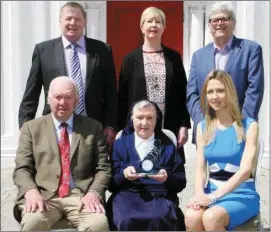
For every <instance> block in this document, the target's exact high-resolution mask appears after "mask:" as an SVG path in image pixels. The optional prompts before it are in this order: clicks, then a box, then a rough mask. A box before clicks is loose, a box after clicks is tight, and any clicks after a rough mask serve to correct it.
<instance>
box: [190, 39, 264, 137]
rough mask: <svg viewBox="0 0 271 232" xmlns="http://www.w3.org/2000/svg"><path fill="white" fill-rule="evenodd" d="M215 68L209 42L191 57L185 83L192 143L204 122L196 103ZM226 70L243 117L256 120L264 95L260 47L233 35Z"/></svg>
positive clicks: (211, 47) (198, 104)
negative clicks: (199, 124) (197, 128)
mask: <svg viewBox="0 0 271 232" xmlns="http://www.w3.org/2000/svg"><path fill="white" fill-rule="evenodd" d="M214 69H215V56H214V44H213V43H210V44H208V45H206V46H205V47H203V48H201V49H199V50H198V51H196V52H195V53H194V54H193V57H192V62H191V68H190V75H189V80H188V84H187V108H188V111H189V113H190V115H191V117H192V120H193V122H194V127H193V142H195V136H196V127H197V124H198V123H199V122H200V121H202V120H203V119H204V115H203V114H202V111H201V108H200V102H199V98H200V93H201V90H202V87H203V85H204V82H205V79H206V77H207V75H208V74H209V73H210V72H211V71H212V70H214ZM225 71H226V72H227V73H229V74H230V76H231V77H232V80H233V82H234V84H235V87H236V90H237V95H238V101H239V105H240V108H241V110H242V113H243V115H244V116H246V117H250V118H254V119H255V120H257V119H258V114H259V110H260V107H261V104H262V99H263V93H264V70H263V56H262V48H261V46H260V45H259V44H257V43H255V42H253V41H250V40H246V39H239V38H236V37H235V36H234V37H233V40H232V46H231V49H230V52H229V54H228V59H227V63H226V66H225Z"/></svg>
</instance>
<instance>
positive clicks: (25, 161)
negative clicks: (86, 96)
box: [13, 77, 111, 231]
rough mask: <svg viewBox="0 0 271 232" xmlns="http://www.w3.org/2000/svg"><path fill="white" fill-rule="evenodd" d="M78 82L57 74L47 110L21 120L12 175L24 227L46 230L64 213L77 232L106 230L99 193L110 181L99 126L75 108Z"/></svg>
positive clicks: (20, 218) (101, 194) (17, 206)
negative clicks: (44, 112)
mask: <svg viewBox="0 0 271 232" xmlns="http://www.w3.org/2000/svg"><path fill="white" fill-rule="evenodd" d="M77 103H78V92H77V91H76V84H75V83H74V81H73V80H70V79H69V77H57V78H55V79H54V80H53V81H52V82H51V83H50V87H49V92H48V104H49V105H50V109H51V114H48V115H45V116H42V117H41V118H38V119H34V120H31V121H28V122H26V123H24V124H23V127H22V128H21V134H20V139H19V147H18V150H17V155H16V159H15V163H16V167H15V170H14V173H13V180H14V183H15V185H16V186H17V187H18V195H17V199H16V202H15V207H14V217H15V218H16V219H17V220H18V221H19V222H21V226H22V230H23V231H50V230H51V227H52V226H53V225H54V224H55V223H56V222H57V221H59V220H61V219H62V218H63V217H64V216H65V217H67V219H68V220H69V221H70V222H71V223H72V224H73V225H74V226H75V227H77V229H78V230H79V231H90V230H91V231H107V230H108V222H107V217H106V216H105V210H104V206H103V204H102V197H101V196H103V195H104V193H105V191H106V189H107V187H108V185H109V182H110V178H111V167H110V164H109V161H108V159H107V148H106V140H105V136H104V133H103V129H102V125H101V124H100V123H99V122H98V121H96V120H94V119H92V118H89V117H86V116H82V115H77V114H75V113H74V109H75V106H76V105H77Z"/></svg>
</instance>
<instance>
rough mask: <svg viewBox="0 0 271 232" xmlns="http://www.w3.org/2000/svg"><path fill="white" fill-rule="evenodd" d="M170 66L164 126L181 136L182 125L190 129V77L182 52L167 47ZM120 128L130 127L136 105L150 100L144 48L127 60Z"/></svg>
mask: <svg viewBox="0 0 271 232" xmlns="http://www.w3.org/2000/svg"><path fill="white" fill-rule="evenodd" d="M163 51H164V56H165V65H166V113H165V119H164V127H165V128H166V129H169V130H171V131H173V132H174V133H175V135H177V133H178V130H179V128H180V127H181V126H184V127H188V128H190V116H189V113H188V111H187V109H186V85H187V80H186V75H185V70H184V67H183V63H182V59H181V56H180V54H179V53H178V52H176V51H174V50H172V49H170V48H167V47H165V46H163ZM118 87H119V90H118V96H119V110H118V129H119V130H121V129H123V128H124V127H125V126H126V125H127V118H126V117H127V114H128V111H129V109H130V108H131V106H132V104H133V103H134V102H136V101H138V100H141V99H147V90H146V81H145V74H144V62H143V51H142V48H141V47H140V48H137V49H136V50H134V51H133V52H131V53H130V54H128V55H127V56H126V57H125V58H124V61H123V64H122V67H121V72H120V78H119V86H118Z"/></svg>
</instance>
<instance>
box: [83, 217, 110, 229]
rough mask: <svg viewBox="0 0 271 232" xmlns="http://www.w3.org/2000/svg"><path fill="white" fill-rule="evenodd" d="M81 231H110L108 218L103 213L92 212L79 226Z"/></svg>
mask: <svg viewBox="0 0 271 232" xmlns="http://www.w3.org/2000/svg"><path fill="white" fill-rule="evenodd" d="M78 230H79V231H109V225H108V220H107V217H106V215H105V214H103V213H90V214H89V216H88V217H86V218H85V220H84V221H82V222H81V223H80V224H79V226H78Z"/></svg>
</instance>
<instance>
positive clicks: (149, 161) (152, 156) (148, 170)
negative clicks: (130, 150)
mask: <svg viewBox="0 0 271 232" xmlns="http://www.w3.org/2000/svg"><path fill="white" fill-rule="evenodd" d="M160 158H161V140H160V139H155V140H154V146H153V149H152V150H151V151H150V152H149V153H148V154H147V155H146V157H145V158H144V159H143V160H142V161H141V163H140V167H139V170H138V172H139V173H144V174H146V175H154V174H157V173H158V172H159V170H160V166H159V161H160Z"/></svg>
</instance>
